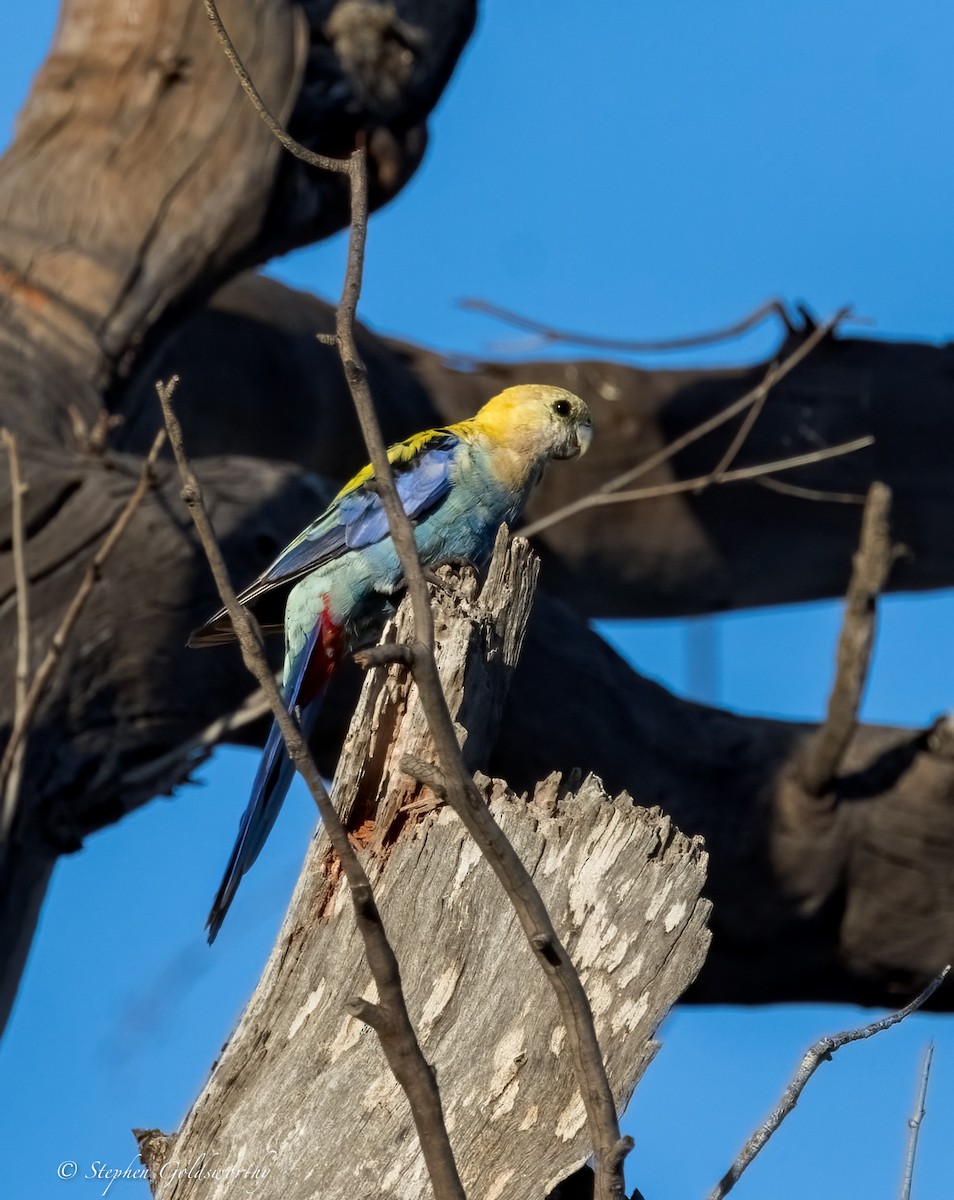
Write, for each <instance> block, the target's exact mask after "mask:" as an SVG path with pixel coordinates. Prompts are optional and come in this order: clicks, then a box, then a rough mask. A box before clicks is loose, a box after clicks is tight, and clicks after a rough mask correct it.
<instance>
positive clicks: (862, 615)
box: [797, 483, 894, 796]
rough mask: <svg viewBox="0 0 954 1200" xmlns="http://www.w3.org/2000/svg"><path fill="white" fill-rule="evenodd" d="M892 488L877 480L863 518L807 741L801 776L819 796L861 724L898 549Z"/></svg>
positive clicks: (811, 793) (799, 778)
mask: <svg viewBox="0 0 954 1200" xmlns="http://www.w3.org/2000/svg"><path fill="white" fill-rule="evenodd" d="M890 511H891V489H890V488H888V487H887V486H886V485H885V484H883V483H873V484H872V485H871V488H870V490H869V491H868V499H867V502H866V503H865V511H864V515H863V516H862V520H861V541H860V544H859V546H858V551H857V553H856V554H855V557H854V563H853V565H852V571H851V581H850V583H849V584H848V594H847V597H846V600H845V616H844V620H843V622H842V627H841V636H840V638H839V640H838V656H837V669H836V672H835V682H834V684H833V686H832V690H831V696H830V697H829V699H828V712H827V714H826V716H825V720H824V722H823V723H822V724H821V725H820V726H819V727H818V729H816V730H815V731H814V732H813V733H812V734H811V735H810V736H809V737H808V739H807V740H806V741H805V744H804V747H803V749H802V753H801V755H800V756H799V763H798V768H797V772H798V780H799V782H800V784H801V786H802V787H803V788H804V790H805V791H806V792H808V793H809V794H810V795H812V796H821V795H822V794H823V793H824V792H826V791H827V789H828V788H829V786H830V784H831V781H832V780H833V779H834V777H835V776H836V775H837V773H838V769H839V767H840V765H841V762H842V759H843V758H844V754H845V750H846V749H847V747H848V743H849V742H850V741H851V738H852V735H853V734H854V732H855V728H856V726H857V724H858V710H859V708H860V706H861V697H862V693H863V692H864V687H865V682H866V680H867V677H868V664H869V662H870V660H871V647H872V644H873V642H874V635H875V624H876V616H877V600H878V595H879V594H880V592H881V591H882V589H883V588H884V585H885V583H886V582H887V578H888V573H889V571H890V570H891V564H892V562H893V561H894V550H893V548H892V545H891V530H890V527H889V524H888V518H889V514H890Z"/></svg>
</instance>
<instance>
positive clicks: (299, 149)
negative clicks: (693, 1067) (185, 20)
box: [205, 0, 348, 175]
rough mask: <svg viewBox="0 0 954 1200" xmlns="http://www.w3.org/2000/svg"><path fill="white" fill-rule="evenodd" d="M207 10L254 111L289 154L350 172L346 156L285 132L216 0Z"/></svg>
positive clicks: (311, 163) (315, 164)
mask: <svg viewBox="0 0 954 1200" xmlns="http://www.w3.org/2000/svg"><path fill="white" fill-rule="evenodd" d="M205 11H206V13H207V14H208V17H209V20H210V21H211V22H212V24H213V26H214V27H215V32H216V33H217V34H218V38H219V41H220V42H221V43H222V49H223V50H224V51H225V56H226V58H227V59H228V60H229V62H230V63H231V64H232V66H233V68H234V69H235V74H236V75H237V76H238V80H239V83H240V84H241V85H242V90H243V91H244V92H245V94H246V96H248V98H249V100H251V102H252V106H253V107H254V109H255V111H256V112H257V113H258V115H259V116H260V117H261V118H262V120H263V121H264V122H265V124H266V125H267V126H268V128H269V130H270V131H271V132H272V133H273V134H274V135H275V137H276V138H278V140H279V141H280V142H281V144H282V145H283V146H284V147H285V149H286V150H287V151H288V152H289V153H290V154H294V156H295V157H296V158H300V159H301V161H302V162H304V163H307V164H308V165H309V166H310V167H318V168H320V169H321V170H323V171H335V172H337V173H338V174H339V175H345V174H347V171H348V160H347V159H346V158H329V157H327V156H326V155H324V154H317V153H316V152H315V151H314V150H309V149H308V147H307V146H303V145H302V144H301V142H297V141H296V140H295V139H294V138H293V137H291V136H290V135H289V134H288V133H286V131H285V129H284V128H283V127H282V125H281V122H279V121H277V120H276V119H275V117H274V116H273V115H272V114H271V112H269V110H268V108H267V106H266V104H265V101H264V100H263V99H262V97H261V96H260V95H259V94H258V89H257V88H256V87H255V84H254V83H253V82H252V79H251V76H250V75H249V73H248V71H247V70H246V69H245V64H244V63H243V62H242V60H241V58H239V55H238V51H237V50H236V49H235V47H234V46H233V44H232V39H231V38H230V37H229V34H228V30H227V29H226V28H225V26H224V25H223V24H222V18H221V17H220V16H219V10H218V9H217V8H216V6H215V0H205Z"/></svg>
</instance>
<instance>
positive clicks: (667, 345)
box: [458, 296, 794, 354]
mask: <svg viewBox="0 0 954 1200" xmlns="http://www.w3.org/2000/svg"><path fill="white" fill-rule="evenodd" d="M458 307H460V308H463V309H466V310H467V311H468V312H476V313H483V314H484V315H485V316H488V317H494V318H495V319H496V320H498V321H502V322H503V323H504V324H505V325H512V326H513V327H514V328H515V329H523V330H526V332H527V333H533V334H536V335H537V337H539V338H541V339H542V340H543V341H545V342H563V343H566V344H569V345H572V346H592V347H593V348H594V349H597V350H622V351H634V352H635V353H642V354H655V353H662V352H665V351H667V350H691V349H694V348H696V347H698V346H712V345H715V344H716V343H718V342H727V341H729V340H730V339H731V338H734V337H739V336H740V335H741V334H743V333H747V332H748V331H749V330H750V329H754V328H755V327H756V326H757V325H761V324H762V322H763V321H765V320H766V319H767V318H769V317H777V318H778V319H779V320H780V321H781V322H782V324H783V325H784V326H785V329H786V332H788V333H793V332H794V330H793V328H792V324H791V321H790V320H789V317H788V313H787V312H786V310H785V306H784V304H782V302H781V300H767V301H766V302H765V303H764V304H760V305H759V307H758V308H756V309H754V310H753V311H752V312H750V313H749V314H748V315H747V316H745V317H743V318H742V319H741V320H740V321H736V322H735V323H734V324H732V325H725V326H723V327H722V328H721V329H713V330H710V331H709V332H708V333H693V334H687V335H685V336H683V337H673V338H661V339H659V340H656V341H639V340H634V339H632V338H610V337H600V336H598V335H596V334H591V333H574V332H572V331H571V330H567V329H554V328H553V327H552V326H550V325H547V324H545V323H544V322H543V321H535V320H534V319H533V317H527V316H524V315H523V314H522V313H518V312H514V311H513V310H512V309H509V308H502V307H501V306H500V305H499V304H493V303H492V302H491V301H490V300H482V299H480V298H479V297H471V296H468V297H466V298H465V299H463V300H459V301H458Z"/></svg>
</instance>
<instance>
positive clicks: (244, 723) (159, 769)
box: [120, 690, 272, 788]
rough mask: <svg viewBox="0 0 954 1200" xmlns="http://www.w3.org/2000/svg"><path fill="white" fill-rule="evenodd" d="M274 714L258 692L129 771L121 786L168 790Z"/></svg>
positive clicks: (124, 776)
mask: <svg viewBox="0 0 954 1200" xmlns="http://www.w3.org/2000/svg"><path fill="white" fill-rule="evenodd" d="M271 711H272V710H271V707H270V706H269V703H268V701H267V700H266V699H265V697H264V696H263V695H262V693H261V691H260V690H257V691H254V692H252V694H251V695H250V696H247V697H246V698H245V700H244V701H243V702H242V704H241V705H239V707H238V708H236V709H234V710H233V711H232V712H229V713H226V714H225V715H224V716H221V717H216V719H215V720H214V721H210V722H209V724H208V725H206V727H205V728H204V729H202V730H200V732H199V733H197V734H196V735H195V736H194V737H191V738H189V739H188V740H187V741H185V742H182V743H181V744H180V745H178V746H175V747H174V748H173V749H172V750H170V751H169V752H168V753H167V754H162V755H160V756H159V758H153V759H150V760H149V762H145V763H140V764H139V765H138V766H135V767H131V768H130V769H129V770H128V771H125V772H124V773H123V776H122V779H121V780H120V783H121V785H122V787H124V788H130V787H136V788H161V787H166V788H168V787H169V781H170V777H173V778H182V777H184V776H186V775H189V774H191V772H192V771H194V770H195V769H196V768H197V767H198V766H200V765H201V764H202V763H203V762H205V760H206V759H207V758H209V757H210V756H211V754H212V751H213V750H214V749H215V748H216V746H218V745H219V743H220V742H223V741H224V740H225V739H226V738H227V737H228V736H229V734H232V733H236V732H237V731H238V730H240V729H245V728H247V727H248V726H249V725H252V724H253V723H254V722H255V721H258V720H260V719H261V718H262V717H264V716H265V714H266V713H270V712H271Z"/></svg>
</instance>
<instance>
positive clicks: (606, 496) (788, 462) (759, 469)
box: [520, 434, 874, 537]
mask: <svg viewBox="0 0 954 1200" xmlns="http://www.w3.org/2000/svg"><path fill="white" fill-rule="evenodd" d="M873 445H874V438H873V437H871V435H870V434H866V435H865V436H864V437H860V438H855V439H854V441H851V442H841V443H840V444H839V445H837V446H826V447H825V448H824V449H822V450H809V451H807V452H806V453H805V454H794V455H792V457H791V458H781V459H777V460H776V461H775V462H767V463H758V464H756V465H755V466H752V467H737V468H736V469H735V470H734V471H724V472H723V474H722V475H721V476H720V477H719V478H718V479H714V478H713V477H712V473H711V472H710V473H709V474H708V475H696V476H695V477H694V478H692V479H676V480H674V481H673V482H672V483H660V484H657V485H656V486H655V487H644V488H633V489H632V491H628V492H590V493H589V495H586V496H581V497H580V499H579V500H574V501H573V503H572V504H567V505H566V506H565V507H564V508H561V509H557V511H556V512H554V513H550V515H549V516H548V517H540V518H539V520H536V521H531V523H530V524H529V525H526V526H524V528H523V529H522V530H521V531H520V534H521V536H522V537H533V535H534V534H537V533H540V532H541V531H542V530H544V529H549V528H550V527H551V526H552V525H556V524H557V523H558V522H559V521H565V520H566V519H567V518H568V517H574V516H576V515H577V513H581V512H586V510H587V509H590V508H604V507H606V506H607V505H611V504H631V503H633V502H634V501H636V500H658V499H659V498H660V497H661V496H677V495H679V494H680V493H682V492H695V493H697V494H698V493H699V492H703V491H705V489H706V488H709V487H712V486H714V485H716V484H724V483H739V482H740V481H742V480H747V479H758V478H760V477H761V476H763V475H773V474H775V472H776V471H792V470H794V469H795V468H796V467H807V466H810V465H811V464H812V463H819V462H825V461H826V460H827V459H829V458H842V457H843V456H844V455H846V454H854V452H855V451H856V450H864V449H866V448H867V447H868V446H873Z"/></svg>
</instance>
